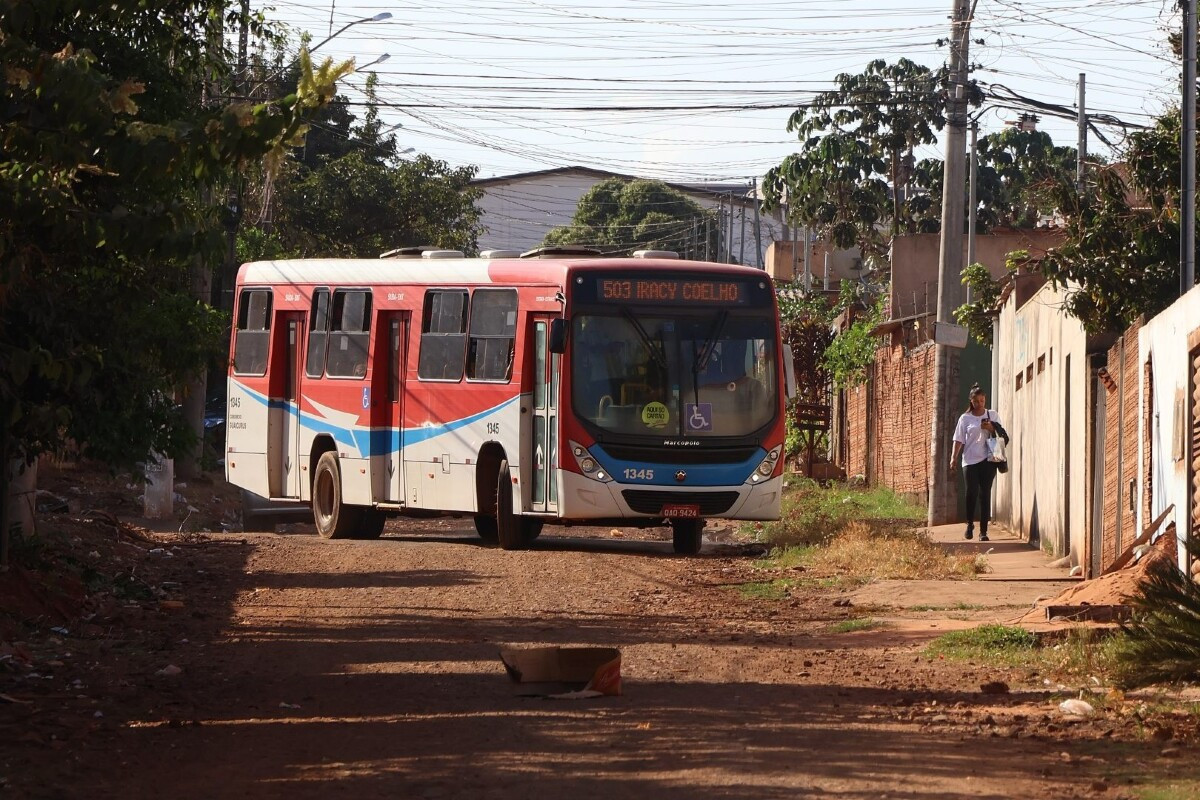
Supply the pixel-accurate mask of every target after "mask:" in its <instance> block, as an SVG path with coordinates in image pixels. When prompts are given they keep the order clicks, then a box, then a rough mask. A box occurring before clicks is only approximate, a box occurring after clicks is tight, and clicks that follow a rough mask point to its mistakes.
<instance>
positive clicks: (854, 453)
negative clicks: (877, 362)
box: [846, 386, 867, 478]
mask: <svg viewBox="0 0 1200 800" xmlns="http://www.w3.org/2000/svg"><path fill="white" fill-rule="evenodd" d="M866 474H867V387H866V386H855V387H854V388H853V389H847V390H846V477H848V478H853V477H854V476H855V475H864V476H865V475H866Z"/></svg>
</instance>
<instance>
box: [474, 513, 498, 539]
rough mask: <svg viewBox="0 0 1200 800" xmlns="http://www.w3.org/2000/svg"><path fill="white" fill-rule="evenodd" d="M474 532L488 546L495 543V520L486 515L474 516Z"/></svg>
mask: <svg viewBox="0 0 1200 800" xmlns="http://www.w3.org/2000/svg"><path fill="white" fill-rule="evenodd" d="M475 532H476V533H478V534H479V538H480V539H483V540H484V541H485V542H487V543H488V544H495V543H496V518H495V517H493V516H489V515H487V514H476V515H475Z"/></svg>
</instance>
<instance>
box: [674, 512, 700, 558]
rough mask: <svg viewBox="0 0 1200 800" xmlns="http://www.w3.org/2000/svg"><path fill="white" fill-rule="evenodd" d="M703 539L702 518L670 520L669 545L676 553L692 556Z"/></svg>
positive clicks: (698, 548)
mask: <svg viewBox="0 0 1200 800" xmlns="http://www.w3.org/2000/svg"><path fill="white" fill-rule="evenodd" d="M703 541H704V520H702V519H674V520H671V545H672V547H673V548H674V550H675V552H676V553H679V554H680V555H684V556H694V555H696V553H699V552H700V545H701V544H702V543H703Z"/></svg>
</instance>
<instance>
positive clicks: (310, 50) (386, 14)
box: [249, 11, 392, 97]
mask: <svg viewBox="0 0 1200 800" xmlns="http://www.w3.org/2000/svg"><path fill="white" fill-rule="evenodd" d="M391 18H392V13H391V12H390V11H381V12H380V13H378V14H376V15H375V16H373V17H363V18H362V19H356V20H351V21H350V22H347V23H346V24H345V25H343V26H342V27H340V28H338V29H337V31H335V32H334V33H332V34H330V35H329V36H326V37H325V38H324V39H322V40H321V41H319V42H317V43H316V44H315V45H313V46H312V47H310V48H308V53H309V55H312V54H313V53H315V52H317V51H318V50H320V49H321V48H322V47H324V46H325V45H327V44H329V43H330V42H331V41H333V40H334V39H336V38H337V37H339V36H341V35H342V33H343V32H345V30H346V29H347V28H352V27H354V26H355V25H361V24H363V23H364V22H383V21H384V20H387V19H391ZM388 58H390V56H389V55H388V54H387V53H384V54H383V55H382V56H380V57H379V58H377V59H375V60H374V61H372V62H371V63H370V64H367V66H368V67H369V66H371V64H378V63H381V62H383V61H387V60H388ZM297 60H298V59H295V58H294V59H292V60H291V61H290V62H288V64H287V65H286V66H283V67H280V68H279V69H277V70H275V71H274V72H272V73H271V74H270V75H268V76H267V77H266V78H264V79H263V81H262V83H260V84H258V86H255V87H254V88H253V89H251V90H250V94H249V96H250V97H253V96H254V93H255V92H257V91H258V90H259V89H261V88H262V87H264V86H266V85H267V84H268V83H270V82H271V81H273V80H275V79H276V78H278V77H279V76H280V75H282V74H283V73H284V71H286V70H288V69H291V68H292V67H293V66H295V64H296V61H297Z"/></svg>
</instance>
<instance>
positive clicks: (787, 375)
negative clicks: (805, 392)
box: [783, 344, 796, 400]
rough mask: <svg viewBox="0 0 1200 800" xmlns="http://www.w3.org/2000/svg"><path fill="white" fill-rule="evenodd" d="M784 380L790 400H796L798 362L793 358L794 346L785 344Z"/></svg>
mask: <svg viewBox="0 0 1200 800" xmlns="http://www.w3.org/2000/svg"><path fill="white" fill-rule="evenodd" d="M783 379H784V386H786V387H787V396H788V399H789V400H795V399H796V362H795V360H794V359H793V358H792V346H791V345H790V344H785V345H784V346H783Z"/></svg>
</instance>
